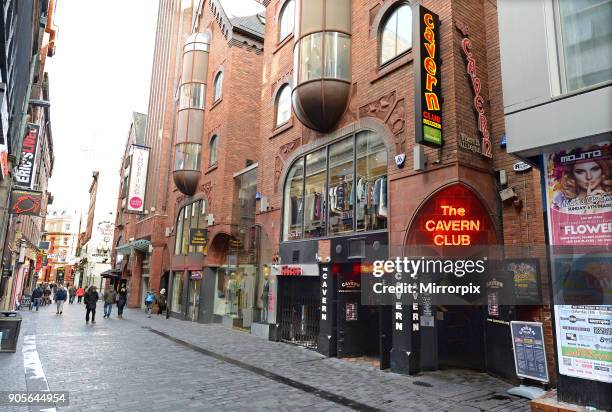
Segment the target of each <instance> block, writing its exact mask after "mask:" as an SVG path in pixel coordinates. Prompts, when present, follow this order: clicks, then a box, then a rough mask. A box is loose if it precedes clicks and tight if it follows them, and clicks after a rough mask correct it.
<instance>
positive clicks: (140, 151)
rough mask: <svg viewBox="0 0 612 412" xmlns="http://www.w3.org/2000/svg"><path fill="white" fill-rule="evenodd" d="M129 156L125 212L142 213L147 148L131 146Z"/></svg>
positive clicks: (145, 182) (147, 158)
mask: <svg viewBox="0 0 612 412" xmlns="http://www.w3.org/2000/svg"><path fill="white" fill-rule="evenodd" d="M130 155H131V163H130V178H129V183H128V196H127V212H128V213H144V199H145V194H146V189H147V171H148V168H149V148H148V147H144V146H138V145H132V147H131V149H130Z"/></svg>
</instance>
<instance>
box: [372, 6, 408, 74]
mask: <svg viewBox="0 0 612 412" xmlns="http://www.w3.org/2000/svg"><path fill="white" fill-rule="evenodd" d="M379 37H380V64H381V65H382V64H385V63H388V62H390V61H391V60H393V59H395V58H396V57H398V56H400V55H402V54H404V53H406V52H407V51H408V50H410V49H411V48H412V9H411V8H410V5H408V4H402V5H400V6H399V7H396V8H395V9H393V10H392V11H391V13H389V14H388V15H387V17H386V19H385V20H383V23H382V25H381V31H380V34H379Z"/></svg>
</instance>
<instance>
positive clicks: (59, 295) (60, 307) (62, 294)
mask: <svg viewBox="0 0 612 412" xmlns="http://www.w3.org/2000/svg"><path fill="white" fill-rule="evenodd" d="M67 297H68V293H67V292H66V289H64V287H63V286H62V285H59V286H58V287H57V288H55V295H53V300H55V304H56V305H57V312H55V314H56V315H61V314H62V313H63V312H64V302H66V298H67Z"/></svg>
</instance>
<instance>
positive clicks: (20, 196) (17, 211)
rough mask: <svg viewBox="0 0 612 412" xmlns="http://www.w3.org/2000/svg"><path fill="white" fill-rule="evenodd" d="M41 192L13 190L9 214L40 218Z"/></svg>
mask: <svg viewBox="0 0 612 412" xmlns="http://www.w3.org/2000/svg"><path fill="white" fill-rule="evenodd" d="M42 198H43V194H42V192H34V191H31V190H17V189H13V191H12V192H11V203H10V206H9V213H10V214H12V215H28V216H40V207H41V204H42Z"/></svg>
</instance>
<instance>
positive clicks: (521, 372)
mask: <svg viewBox="0 0 612 412" xmlns="http://www.w3.org/2000/svg"><path fill="white" fill-rule="evenodd" d="M510 332H511V333H512V347H513V348H514V365H515V367H516V375H517V376H518V377H520V378H528V379H534V380H537V381H540V382H548V380H549V378H548V366H547V364H546V348H545V345H544V329H543V327H542V324H541V323H539V322H519V321H512V322H510Z"/></svg>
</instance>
